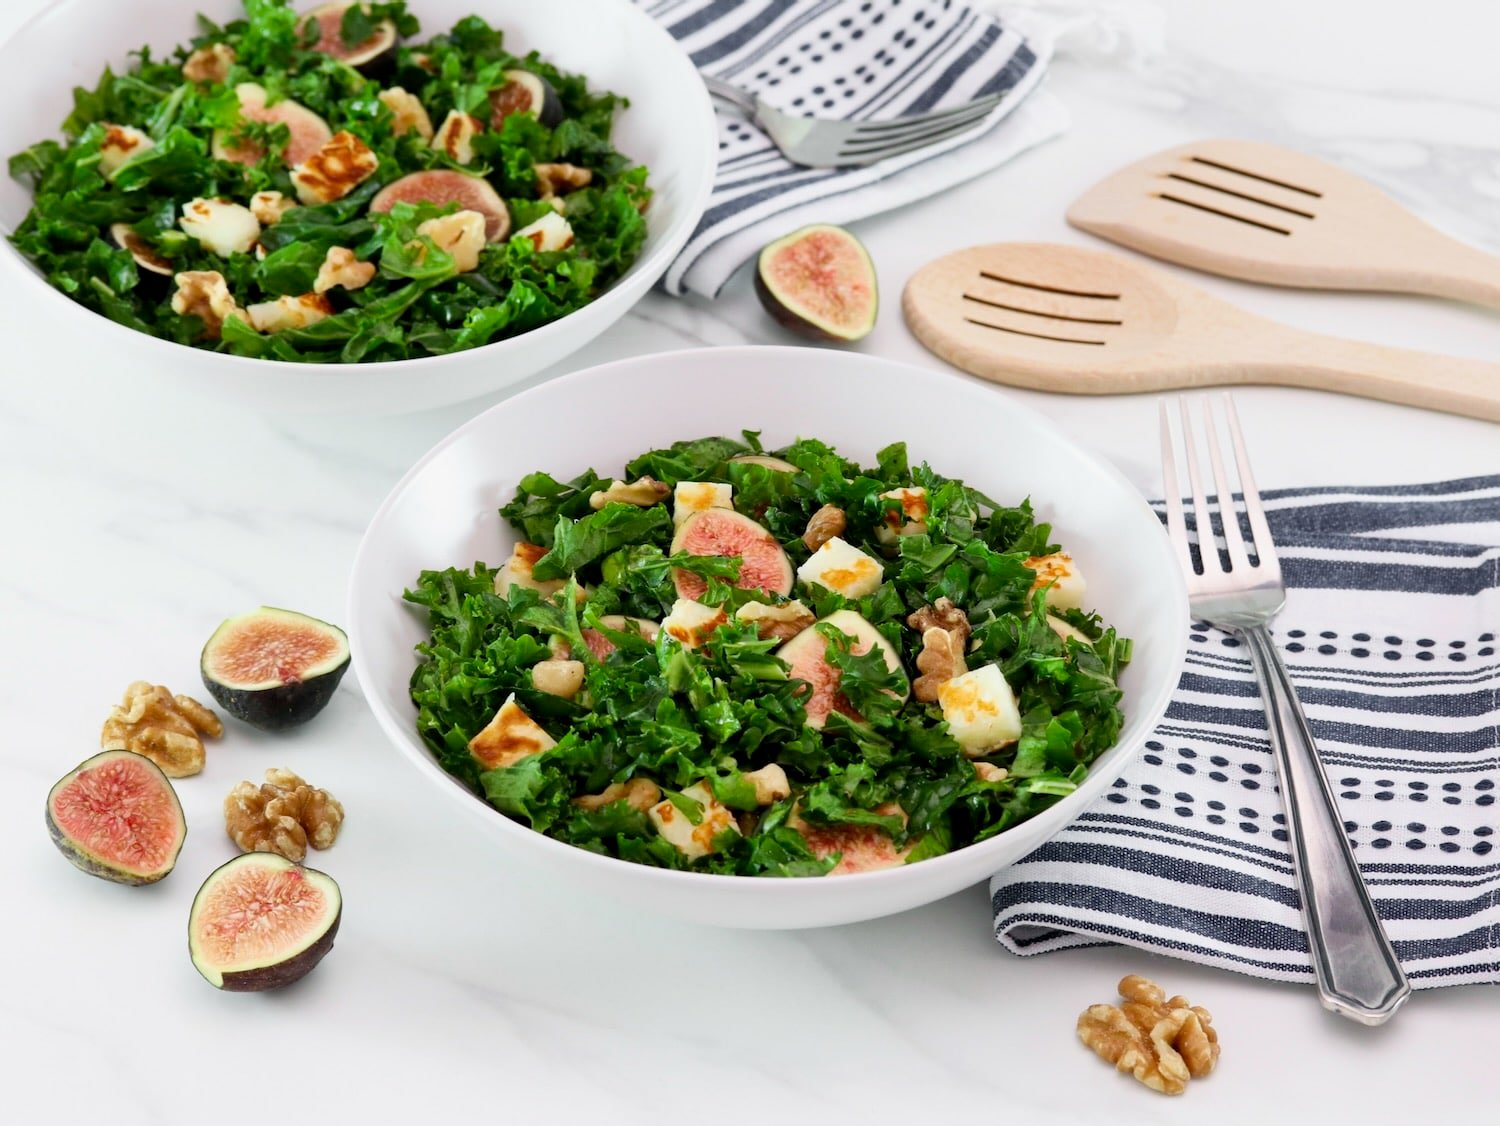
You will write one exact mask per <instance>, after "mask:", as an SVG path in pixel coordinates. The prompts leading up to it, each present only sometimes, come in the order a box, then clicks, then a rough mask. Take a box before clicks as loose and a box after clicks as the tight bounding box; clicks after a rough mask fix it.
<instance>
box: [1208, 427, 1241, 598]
mask: <svg viewBox="0 0 1500 1126" xmlns="http://www.w3.org/2000/svg"><path fill="white" fill-rule="evenodd" d="M1203 428H1204V429H1205V430H1207V431H1208V460H1209V464H1210V465H1212V466H1213V471H1214V492H1216V493H1218V494H1219V522H1220V523H1221V524H1223V525H1224V546H1225V547H1227V548H1228V549H1229V569H1230V570H1231V571H1246V570H1249V568H1250V556H1249V555H1247V554H1246V553H1245V539H1244V537H1243V536H1242V535H1241V534H1240V517H1239V512H1238V510H1236V508H1235V506H1234V490H1233V489H1231V488H1230V487H1229V475H1228V474H1227V473H1225V472H1224V457H1223V455H1222V454H1221V453H1220V452H1219V426H1218V423H1217V421H1216V420H1215V419H1214V408H1213V400H1212V399H1208V398H1205V399H1204V400H1203Z"/></svg>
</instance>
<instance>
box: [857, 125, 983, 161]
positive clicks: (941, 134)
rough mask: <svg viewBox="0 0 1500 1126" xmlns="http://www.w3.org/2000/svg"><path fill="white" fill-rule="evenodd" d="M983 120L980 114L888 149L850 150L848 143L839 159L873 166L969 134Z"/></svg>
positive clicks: (905, 139)
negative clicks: (876, 162)
mask: <svg viewBox="0 0 1500 1126" xmlns="http://www.w3.org/2000/svg"><path fill="white" fill-rule="evenodd" d="M982 120H984V115H983V114H979V115H977V116H976V117H975V118H973V119H972V120H970V119H965V120H962V121H959V122H956V123H954V124H951V125H947V126H944V127H942V128H939V129H934V130H933V131H932V132H930V133H922V134H919V135H917V136H913V137H909V138H903V139H902V140H901V141H899V142H891V143H889V146H888V147H887V145H886V144H885V143H882V144H878V145H870V146H867V147H864V148H850V147H849V145H848V143H847V142H846V143H845V144H844V145H843V147H841V148H840V150H839V159H840V160H857V161H860V162H861V163H871V164H873V163H874V162H875V161H878V160H889V159H890V158H891V157H893V156H900V155H901V154H902V153H908V152H911V151H912V150H913V149H921V148H926V147H927V146H928V145H935V144H937V143H938V142H939V141H946V140H948V139H950V138H952V137H957V136H960V135H962V134H964V133H967V132H968V131H969V130H970V129H973V128H974V127H975V125H977V124H978V123H979V122H980V121H982Z"/></svg>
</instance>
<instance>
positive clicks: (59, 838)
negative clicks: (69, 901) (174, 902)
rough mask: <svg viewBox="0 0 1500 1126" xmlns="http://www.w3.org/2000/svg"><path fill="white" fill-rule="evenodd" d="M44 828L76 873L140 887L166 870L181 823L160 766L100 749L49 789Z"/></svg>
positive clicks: (178, 846) (182, 831)
mask: <svg viewBox="0 0 1500 1126" xmlns="http://www.w3.org/2000/svg"><path fill="white" fill-rule="evenodd" d="M47 831H48V832H49V833H51V834H52V843H53V844H55V845H57V847H58V850H59V851H60V852H61V853H62V854H63V855H64V856H66V857H67V858H68V861H69V862H70V863H71V864H72V865H73V866H74V867H75V868H77V869H79V871H82V872H87V873H88V874H89V875H90V876H99V877H100V878H102V879H106V880H112V881H114V882H115V883H117V884H131V885H135V886H139V885H141V884H154V883H156V881H157V880H159V879H161V878H162V877H163V876H165V875H166V874H167V873H168V872H170V871H171V870H172V867H173V865H175V864H176V863H177V854H178V853H179V852H181V851H182V842H183V840H184V839H185V838H186V837H187V822H186V821H185V820H184V819H183V816H182V806H181V804H180V803H179V802H178V801H177V791H176V790H174V789H172V783H171V782H169V781H168V780H167V776H166V775H165V774H163V773H162V769H161V767H159V766H157V765H156V763H154V762H152V761H151V760H150V759H148V758H146V757H145V756H144V755H138V754H136V753H135V752H134V751H105V752H103V753H102V754H97V755H95V756H94V757H93V758H90V759H85V760H84V761H83V762H81V763H79V764H78V765H77V766H76V767H74V768H73V769H72V770H71V771H69V772H68V773H67V774H65V775H64V776H63V777H62V778H61V779H59V780H58V782H57V785H55V786H53V787H52V789H51V791H49V792H48V794H47Z"/></svg>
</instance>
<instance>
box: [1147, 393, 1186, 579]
mask: <svg viewBox="0 0 1500 1126" xmlns="http://www.w3.org/2000/svg"><path fill="white" fill-rule="evenodd" d="M1156 409H1157V415H1158V422H1159V427H1160V430H1161V487H1162V491H1163V492H1164V493H1165V494H1166V500H1167V538H1168V539H1170V540H1171V541H1172V546H1173V547H1175V548H1176V549H1177V551H1178V554H1180V555H1181V556H1182V569H1183V570H1184V571H1185V572H1186V573H1187V574H1188V576H1189V578H1190V579H1191V576H1192V574H1193V553H1192V552H1191V551H1189V550H1188V534H1187V521H1186V520H1185V519H1183V515H1182V488H1181V486H1179V485H1178V483H1177V458H1176V455H1175V454H1174V453H1173V451H1172V420H1171V418H1170V417H1169V416H1168V415H1167V401H1166V400H1165V399H1162V400H1161V401H1160V402H1158V403H1157V404H1156Z"/></svg>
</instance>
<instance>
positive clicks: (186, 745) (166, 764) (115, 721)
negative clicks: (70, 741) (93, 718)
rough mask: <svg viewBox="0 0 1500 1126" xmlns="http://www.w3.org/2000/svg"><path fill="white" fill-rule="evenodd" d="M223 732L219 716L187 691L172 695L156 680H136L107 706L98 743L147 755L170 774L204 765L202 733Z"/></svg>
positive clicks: (184, 774) (194, 771)
mask: <svg viewBox="0 0 1500 1126" xmlns="http://www.w3.org/2000/svg"><path fill="white" fill-rule="evenodd" d="M222 734H224V724H223V723H221V722H220V720H219V717H218V716H216V715H215V714H214V713H213V712H211V711H210V710H209V709H208V708H205V707H204V706H203V705H202V704H200V703H199V702H198V701H197V700H195V699H193V698H192V697H191V696H173V695H172V693H170V692H168V691H167V690H166V688H164V687H162V686H161V685H160V684H150V683H147V682H146V681H144V680H137V681H136V682H135V683H134V684H132V685H131V686H130V687H129V688H127V689H125V698H124V700H123V701H121V703H120V704H119V705H118V706H116V707H114V708H111V709H110V713H109V718H108V719H106V720H105V721H104V729H103V730H102V731H101V732H100V733H99V746H101V747H103V748H104V749H105V750H106V751H134V752H135V753H136V754H138V755H145V756H146V757H147V758H148V759H150V760H151V761H152V762H154V763H156V765H157V766H159V767H161V769H162V773H164V774H166V775H167V776H168V777H169V778H185V777H187V776H188V775H189V774H197V773H198V772H199V771H200V770H202V769H203V758H204V754H203V737H204V736H205V735H207V736H208V737H209V738H210V739H217V738H218V737H219V736H220V735H222Z"/></svg>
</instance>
